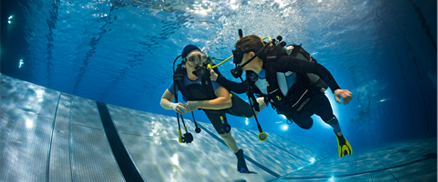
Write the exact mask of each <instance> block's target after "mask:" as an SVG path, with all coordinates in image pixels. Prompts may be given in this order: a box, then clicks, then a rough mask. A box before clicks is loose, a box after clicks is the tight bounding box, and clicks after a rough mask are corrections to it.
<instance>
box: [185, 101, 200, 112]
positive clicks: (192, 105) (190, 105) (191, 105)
mask: <svg viewBox="0 0 438 182" xmlns="http://www.w3.org/2000/svg"><path fill="white" fill-rule="evenodd" d="M199 104H200V103H199V101H187V102H186V105H185V109H186V112H192V111H194V110H195V109H198V107H199Z"/></svg>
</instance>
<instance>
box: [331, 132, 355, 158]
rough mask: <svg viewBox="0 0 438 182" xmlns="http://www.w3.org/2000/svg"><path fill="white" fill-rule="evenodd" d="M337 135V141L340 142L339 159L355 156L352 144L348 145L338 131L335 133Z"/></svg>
mask: <svg viewBox="0 0 438 182" xmlns="http://www.w3.org/2000/svg"><path fill="white" fill-rule="evenodd" d="M335 135H336V140H337V141H338V151H339V158H341V157H344V156H345V155H351V154H353V148H351V145H350V143H348V141H347V139H345V137H344V135H342V136H338V134H337V133H336V131H335Z"/></svg>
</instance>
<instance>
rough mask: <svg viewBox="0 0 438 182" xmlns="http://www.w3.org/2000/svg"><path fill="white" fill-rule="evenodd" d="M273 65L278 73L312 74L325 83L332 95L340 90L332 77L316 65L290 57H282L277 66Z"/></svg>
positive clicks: (320, 66)
mask: <svg viewBox="0 0 438 182" xmlns="http://www.w3.org/2000/svg"><path fill="white" fill-rule="evenodd" d="M275 65H276V70H277V71H280V72H287V71H292V72H296V73H301V74H303V75H304V74H307V73H314V74H316V75H318V76H319V77H320V78H321V79H322V80H324V81H325V82H326V83H327V85H328V86H329V87H330V89H331V90H332V92H333V93H334V92H335V90H337V89H340V87H339V85H338V83H336V81H335V78H334V77H333V75H332V74H331V73H330V72H329V71H328V70H327V68H325V67H324V66H322V65H320V64H318V63H314V62H309V61H306V60H302V59H297V58H292V57H283V58H281V59H279V60H278V64H277V63H276V64H275Z"/></svg>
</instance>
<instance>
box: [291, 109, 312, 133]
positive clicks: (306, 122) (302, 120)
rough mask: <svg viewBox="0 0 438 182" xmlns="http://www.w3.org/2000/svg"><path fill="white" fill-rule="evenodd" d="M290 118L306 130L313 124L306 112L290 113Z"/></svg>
mask: <svg viewBox="0 0 438 182" xmlns="http://www.w3.org/2000/svg"><path fill="white" fill-rule="evenodd" d="M288 118H289V117H288ZM290 118H291V119H292V121H293V122H295V124H297V125H298V126H299V127H300V128H302V129H306V130H308V129H310V128H312V126H313V119H312V118H311V117H310V116H309V115H308V114H306V115H301V114H298V113H290Z"/></svg>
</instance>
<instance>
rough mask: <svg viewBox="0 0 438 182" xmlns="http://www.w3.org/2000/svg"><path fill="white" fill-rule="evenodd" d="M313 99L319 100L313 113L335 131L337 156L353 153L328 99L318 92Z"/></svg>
mask: <svg viewBox="0 0 438 182" xmlns="http://www.w3.org/2000/svg"><path fill="white" fill-rule="evenodd" d="M315 100H317V101H318V102H319V107H317V108H316V110H315V114H317V115H319V116H320V117H321V118H322V120H323V121H324V122H325V123H327V124H329V125H330V126H331V127H332V128H333V130H334V132H335V135H336V139H337V141H338V152H339V158H341V157H343V156H345V155H351V154H353V148H352V147H351V145H350V143H348V141H347V139H345V137H344V135H343V134H342V131H341V127H340V126H339V122H338V119H337V118H336V116H335V115H334V114H333V109H332V107H331V105H330V101H329V100H328V99H327V97H326V96H325V95H320V94H318V97H316V98H315Z"/></svg>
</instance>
